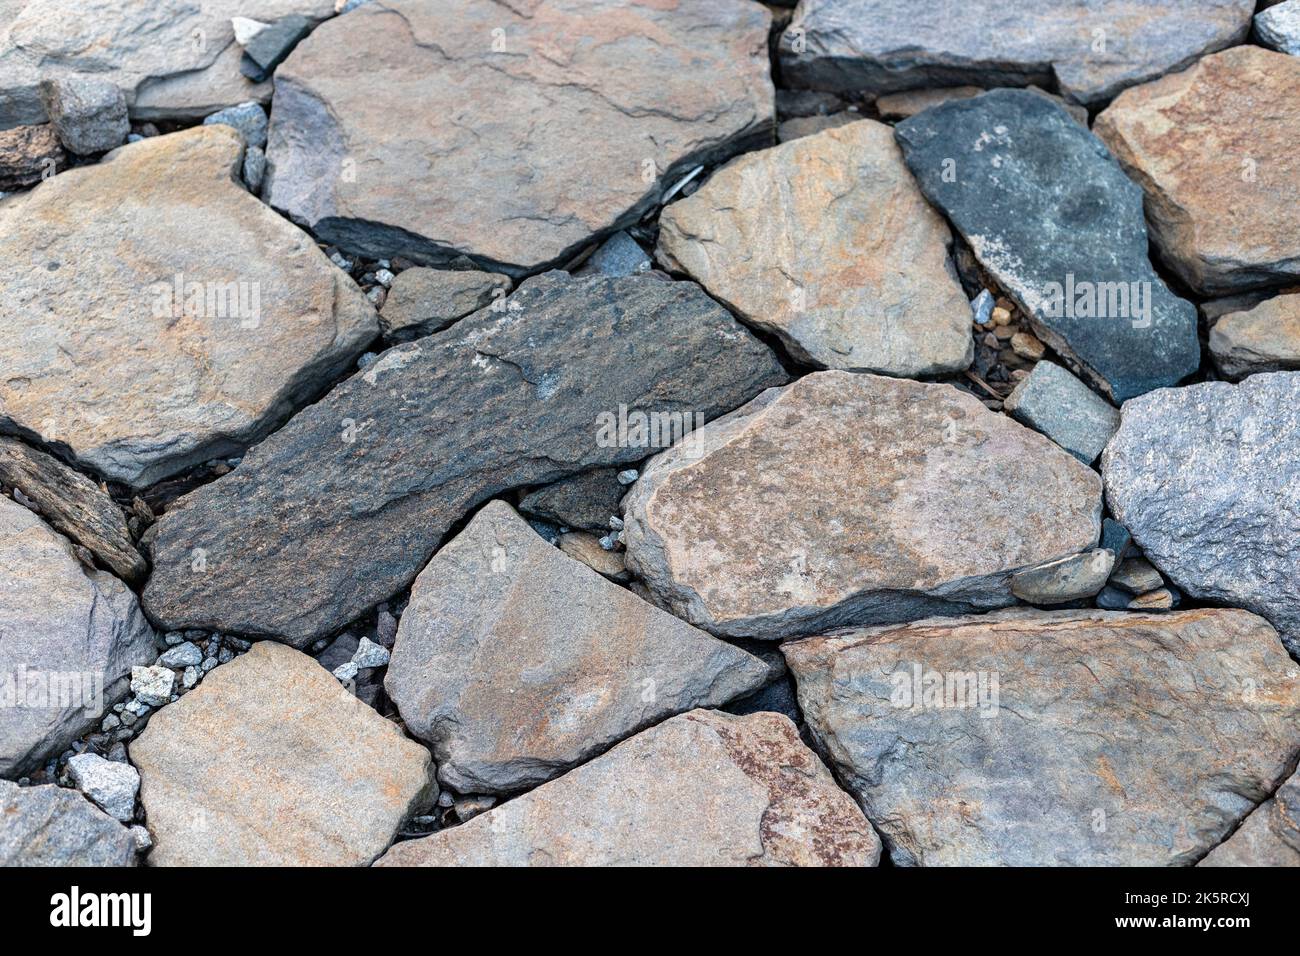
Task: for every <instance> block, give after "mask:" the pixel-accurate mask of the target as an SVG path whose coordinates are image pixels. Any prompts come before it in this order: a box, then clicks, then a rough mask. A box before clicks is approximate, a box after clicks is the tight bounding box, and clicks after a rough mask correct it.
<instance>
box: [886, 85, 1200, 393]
mask: <svg viewBox="0 0 1300 956" xmlns="http://www.w3.org/2000/svg"><path fill="white" fill-rule="evenodd" d="M896 135H897V137H898V141H899V143H900V144H901V145H902V148H903V155H904V156H905V157H906V159H907V164H908V166H909V167H911V169H912V172H913V173H914V174H915V175H916V177H917V179H918V181H919V182H920V185H921V189H922V191H923V192H924V193H925V195H926V196H927V198H929V200H930V201H931V202H932V203H934V204H935V205H936V206H938V207H939V209H940V210H942V211H943V212H944V213H945V214H946V215H947V216H948V218H949V219H950V220H951V221H952V223H953V225H954V226H956V228H957V230H958V231H959V232H961V234H962V235H963V236H964V237H965V239H966V241H967V242H968V243H969V244H970V247H971V249H972V250H973V251H974V253H975V256H976V257H977V258H978V259H979V261H980V263H981V264H982V265H983V266H984V267H985V268H986V269H987V270H988V271H989V273H990V274H991V275H992V276H993V277H994V278H995V279H996V280H997V281H998V283H999V284H1000V285H1001V286H1002V288H1003V289H1005V290H1006V292H1007V294H1008V295H1009V296H1010V297H1011V298H1012V299H1014V300H1015V302H1016V304H1017V305H1019V306H1020V308H1021V310H1022V311H1023V312H1024V313H1025V315H1026V316H1028V318H1029V322H1030V324H1031V326H1032V327H1033V330H1034V333H1035V334H1036V335H1037V336H1038V338H1040V339H1042V340H1043V341H1044V342H1045V343H1047V344H1048V345H1049V346H1051V347H1052V348H1053V349H1055V350H1056V351H1057V352H1058V353H1059V354H1061V355H1063V356H1065V357H1066V358H1067V359H1068V360H1070V361H1071V362H1072V363H1075V364H1077V365H1079V366H1081V367H1082V370H1083V373H1084V375H1085V376H1086V377H1087V378H1088V379H1089V380H1090V381H1091V382H1092V383H1093V384H1094V385H1096V386H1097V387H1098V388H1100V389H1101V390H1102V391H1103V392H1104V393H1105V394H1106V395H1107V396H1108V397H1109V398H1110V399H1111V400H1112V401H1114V402H1116V403H1120V402H1123V401H1125V400H1126V399H1128V398H1131V397H1133V396H1134V395H1140V394H1142V393H1143V392H1147V391H1150V390H1151V389H1153V388H1158V387H1160V386H1162V385H1173V384H1175V383H1176V382H1178V381H1180V380H1181V379H1183V378H1185V377H1186V376H1188V375H1190V374H1192V373H1193V372H1195V371H1196V370H1197V369H1198V368H1199V366H1200V361H1201V353H1200V345H1199V343H1198V342H1197V337H1196V323H1197V319H1196V309H1195V308H1194V307H1193V306H1192V305H1191V304H1190V303H1188V302H1185V301H1183V300H1182V299H1179V298H1177V297H1176V296H1174V294H1173V293H1172V292H1170V291H1169V289H1168V287H1167V286H1166V285H1165V284H1164V282H1163V281H1162V280H1161V279H1160V277H1159V276H1158V275H1157V274H1156V272H1155V271H1154V270H1153V269H1152V266H1151V262H1150V260H1149V259H1148V238H1147V227H1146V221H1145V219H1144V218H1143V212H1142V190H1141V189H1140V188H1138V187H1137V186H1136V185H1134V184H1133V183H1132V182H1131V181H1130V180H1129V179H1128V177H1127V176H1125V175H1124V173H1123V172H1122V171H1121V169H1120V167H1119V164H1118V163H1117V162H1115V160H1114V158H1113V157H1111V156H1110V155H1109V154H1108V153H1107V152H1106V148H1105V147H1104V146H1103V145H1102V144H1101V142H1100V141H1099V140H1098V139H1097V138H1096V137H1094V136H1093V135H1092V134H1091V133H1089V132H1088V131H1087V130H1086V129H1084V128H1083V127H1081V126H1080V125H1079V124H1078V123H1076V122H1074V121H1073V120H1072V119H1071V118H1070V117H1069V115H1068V114H1067V113H1066V112H1065V111H1064V110H1062V109H1061V108H1059V107H1058V106H1055V105H1054V104H1052V103H1050V102H1049V101H1047V100H1046V99H1044V98H1043V97H1041V96H1038V95H1036V94H1034V93H1030V92H1027V91H1024V90H995V91H993V92H991V93H985V94H983V95H982V96H977V97H975V98H974V99H969V100H960V101H957V102H952V103H946V104H944V105H942V106H936V107H934V108H933V109H929V110H926V111H925V112H923V113H919V114H917V115H916V116H914V117H912V118H911V119H909V120H907V121H905V122H903V123H900V124H899V125H898V126H897V127H896ZM1045 236H1051V237H1053V238H1052V240H1051V241H1045V240H1044V237H1045Z"/></svg>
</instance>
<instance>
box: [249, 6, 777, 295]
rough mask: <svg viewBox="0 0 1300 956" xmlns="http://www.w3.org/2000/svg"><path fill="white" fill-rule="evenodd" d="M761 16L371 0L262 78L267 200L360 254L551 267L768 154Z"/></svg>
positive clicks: (516, 270)
mask: <svg viewBox="0 0 1300 956" xmlns="http://www.w3.org/2000/svg"><path fill="white" fill-rule="evenodd" d="M769 21H770V15H769V14H768V12H767V11H766V10H765V9H763V7H761V6H759V5H756V4H754V3H753V2H751V0H712V2H709V3H689V4H674V5H672V6H671V7H670V6H665V5H660V4H643V5H637V6H635V7H629V6H628V5H627V4H626V3H625V2H623V0H594V2H593V0H553V2H549V3H547V4H546V5H545V6H544V7H542V8H540V9H538V10H537V11H531V10H529V11H525V10H524V9H522V8H520V9H516V8H515V7H512V6H509V5H502V4H484V3H481V2H479V0H393V2H391V3H383V4H379V3H373V4H367V5H365V6H362V7H360V8H358V9H357V10H355V11H353V12H352V13H350V14H349V15H348V16H347V17H346V18H339V19H337V20H334V21H331V22H329V23H326V24H324V25H323V26H322V27H321V28H319V29H317V30H316V31H315V32H314V33H313V34H312V35H311V36H310V37H308V38H307V39H306V40H304V41H303V42H302V43H301V44H299V46H298V48H297V49H296V50H295V51H294V53H293V55H292V56H290V57H289V59H288V60H286V61H285V62H284V63H283V64H282V65H281V66H280V68H279V69H278V71H277V72H276V77H275V104H274V110H273V117H274V118H273V120H272V123H271V144H270V147H269V149H268V150H267V156H268V159H269V161H270V169H269V171H268V174H267V189H266V195H267V197H268V201H269V202H270V203H271V204H272V205H273V206H275V207H276V208H277V209H283V210H284V211H285V212H287V213H288V214H289V215H290V216H292V217H294V218H295V219H296V220H299V221H301V222H305V223H307V224H308V225H310V226H311V227H312V229H313V231H314V232H315V234H316V235H317V236H319V237H320V238H322V239H324V240H326V241H328V242H331V243H334V244H336V245H338V246H341V247H344V248H346V249H348V250H350V251H352V252H355V253H359V254H362V255H366V256H368V257H372V258H392V257H394V256H399V255H400V256H402V257H404V258H407V259H410V260H411V261H413V262H417V263H420V264H423V265H436V264H439V263H441V262H446V261H448V260H450V259H454V258H456V257H457V256H459V255H461V254H464V255H468V256H470V257H471V258H473V259H474V260H475V261H476V262H477V263H478V264H479V265H480V267H483V268H488V269H490V270H491V271H501V272H506V273H509V274H511V275H515V276H518V275H520V274H522V273H526V272H532V271H537V270H539V269H542V268H545V267H547V266H548V265H559V264H562V263H563V262H565V261H567V260H568V259H570V258H572V257H573V256H575V255H576V254H577V253H578V252H579V251H580V250H581V249H582V247H583V246H585V245H586V244H588V243H589V242H590V241H591V240H592V239H593V238H596V237H599V236H601V235H604V234H607V233H610V232H613V231H615V230H617V229H619V228H622V227H624V226H627V225H630V224H631V223H633V222H636V221H637V220H638V219H639V218H640V217H641V215H642V214H643V213H644V212H645V211H646V210H647V209H649V208H650V206H651V205H652V204H653V203H654V202H656V201H657V200H658V198H659V195H660V192H661V187H662V186H663V185H666V184H670V183H673V182H675V181H676V180H677V179H678V178H680V177H681V175H682V173H683V172H685V171H686V170H689V169H692V168H694V167H695V166H698V165H701V164H707V163H714V162H717V161H719V160H722V159H725V158H727V157H728V156H729V155H731V154H732V153H734V152H737V151H739V150H741V149H744V148H747V147H750V146H753V145H759V144H762V143H764V142H770V137H771V128H772V119H773V103H772V85H771V81H770V79H769V77H768V72H769V68H768V58H767V27H768V23H769ZM702 76H707V77H708V82H703V83H702V82H700V78H701V77H702ZM377 99H381V100H382V101H383V104H384V108H382V109H376V108H375V105H376V100H377ZM430 103H438V104H442V106H440V107H439V108H438V109H433V110H430V109H429V104H430ZM506 103H508V104H509V108H506V107H505V106H504V104H506ZM538 117H544V118H545V120H544V122H539V119H538Z"/></svg>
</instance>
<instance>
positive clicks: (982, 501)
mask: <svg viewBox="0 0 1300 956" xmlns="http://www.w3.org/2000/svg"><path fill="white" fill-rule="evenodd" d="M692 438H693V441H692V442H691V443H689V444H691V445H694V447H678V448H674V449H671V450H669V451H666V452H664V453H663V454H661V455H659V456H658V457H656V458H654V459H653V460H652V461H651V462H650V465H649V466H648V467H647V468H646V469H645V472H644V473H643V474H642V476H641V479H640V480H639V481H638V482H637V483H636V485H634V486H633V488H632V490H631V492H630V493H629V495H628V497H627V498H626V499H625V501H624V511H625V514H624V521H625V522H626V525H625V528H624V531H623V540H624V542H625V543H626V545H627V563H628V567H629V569H631V570H632V571H633V573H635V574H637V575H638V576H639V577H641V578H642V580H644V582H645V583H646V585H647V586H648V587H649V588H650V590H651V591H652V592H653V593H654V595H655V597H656V599H657V600H658V601H659V602H660V603H662V604H663V605H664V606H665V607H668V608H671V609H672V611H673V612H674V613H676V614H677V615H678V616H680V617H683V618H685V619H686V620H688V621H690V622H691V623H693V624H696V625H697V626H700V627H704V628H705V629H707V630H710V631H713V632H714V633H718V634H728V635H735V636H752V637H760V638H783V637H787V636H789V635H791V634H807V633H815V632H817V631H818V630H821V629H825V628H828V627H835V626H838V625H841V624H847V623H865V622H882V621H898V620H906V619H908V618H912V617H922V616H924V615H926V614H930V613H964V612H966V611H969V610H972V609H974V608H990V607H998V606H1001V605H1005V604H1009V603H1012V602H1013V600H1014V598H1013V597H1012V596H1011V593H1010V590H1009V588H1008V578H1009V577H1010V575H1011V574H1012V573H1013V572H1015V571H1017V570H1020V569H1022V568H1025V567H1032V566H1035V565H1038V564H1042V563H1043V562H1045V561H1049V560H1052V559H1054V558H1059V557H1063V556H1065V555H1069V554H1074V553H1075V552H1077V551H1081V550H1084V549H1086V548H1092V547H1094V546H1095V545H1096V543H1097V536H1098V532H1099V523H1100V521H1101V483H1100V481H1099V479H1098V478H1097V476H1096V474H1094V473H1093V472H1092V471H1091V470H1089V469H1088V468H1086V467H1085V466H1084V465H1082V464H1080V463H1079V462H1078V461H1077V460H1076V459H1074V458H1073V457H1072V456H1070V455H1068V454H1066V453H1065V452H1063V451H1061V450H1060V449H1059V448H1058V447H1057V446H1055V445H1053V444H1052V443H1051V442H1049V441H1048V440H1047V439H1046V438H1043V437H1042V436H1041V435H1039V434H1037V433H1036V432H1032V431H1030V430H1029V429H1027V428H1024V427H1023V426H1021V425H1018V424H1016V423H1015V422H1013V421H1011V420H1010V419H1009V418H1007V417H1006V416H1004V415H1000V414H997V413H995V412H990V411H988V410H987V409H986V408H985V407H984V406H983V405H982V404H980V402H979V401H978V400H976V399H975V398H974V397H973V396H971V395H969V394H967V393H965V392H960V391H958V390H957V389H955V388H953V387H952V386H949V385H932V384H922V383H919V382H909V381H904V380H899V379H890V378H883V377H879V376H875V375H867V374H852V373H848V372H840V371H829V372H816V373H813V374H811V375H807V376H804V377H803V378H801V379H799V380H798V381H797V382H795V383H794V384H792V385H790V386H788V387H786V388H783V389H771V390H769V391H767V392H764V393H763V394H762V395H760V396H759V397H758V398H756V399H755V400H754V401H752V402H750V403H749V404H748V405H746V406H745V407H744V408H741V409H739V410H737V411H736V412H734V413H732V414H731V415H728V416H726V417H724V418H722V419H720V420H718V421H716V422H711V423H710V424H708V425H706V426H705V427H704V428H703V429H701V430H700V431H698V432H696V433H695V435H694V436H692ZM1021 488H1023V489H1033V492H1032V494H1031V495H1025V494H1022V493H1021V492H1020V490H1018V489H1021Z"/></svg>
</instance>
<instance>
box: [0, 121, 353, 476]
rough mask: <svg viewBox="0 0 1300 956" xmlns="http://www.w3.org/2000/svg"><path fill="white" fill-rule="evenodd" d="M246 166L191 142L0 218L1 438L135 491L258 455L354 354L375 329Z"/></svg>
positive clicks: (77, 175)
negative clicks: (0, 268)
mask: <svg viewBox="0 0 1300 956" xmlns="http://www.w3.org/2000/svg"><path fill="white" fill-rule="evenodd" d="M242 160H243V144H242V142H241V141H240V139H239V135H238V134H237V133H236V132H235V131H234V130H232V129H229V128H227V127H225V126H201V127H197V128H195V129H190V130H185V131H183V132H180V133H173V134H171V135H169V136H158V137H154V138H151V139H146V140H142V141H140V142H138V143H132V144H129V145H127V146H123V147H122V148H121V149H120V150H116V151H114V152H113V153H112V154H111V155H110V156H108V157H106V158H105V160H104V161H102V162H100V163H99V164H98V165H95V166H86V167H82V168H80V169H75V170H70V171H68V172H66V173H64V174H62V175H59V176H56V177H54V178H53V179H51V180H48V181H47V182H44V183H42V184H41V185H40V186H38V187H37V188H36V189H34V190H32V191H31V192H30V193H27V194H25V195H21V196H16V197H13V198H11V199H8V200H5V201H4V202H3V203H0V259H3V260H4V261H6V262H10V263H13V264H14V265H15V267H16V268H15V269H13V270H11V273H10V281H9V282H8V286H7V289H6V295H5V296H4V297H3V300H0V343H3V344H0V353H2V356H3V363H4V366H5V377H4V379H3V380H2V381H0V430H3V431H10V432H13V431H17V432H18V433H20V434H23V435H25V436H30V435H36V436H39V437H40V438H41V439H42V441H43V443H45V444H47V445H48V444H50V443H56V445H55V447H56V448H57V449H59V450H60V452H61V453H63V451H65V450H66V452H67V454H68V455H69V456H70V457H71V458H73V459H75V461H76V462H77V463H78V464H80V465H82V466H83V467H86V468H89V469H93V470H94V471H96V472H98V473H99V474H102V475H103V476H105V477H107V478H110V479H112V480H115V481H120V482H122V483H123V484H127V485H130V486H133V487H144V486H146V485H149V484H152V483H153V482H156V481H158V480H159V479H162V478H164V477H166V476H168V475H171V474H174V473H175V472H177V471H180V470H182V469H184V468H186V467H188V466H190V465H192V464H196V463H198V462H204V461H208V460H210V459H212V458H214V457H219V456H222V455H226V454H230V453H234V452H236V451H237V450H240V449H242V448H243V447H244V445H245V444H247V443H249V442H255V441H257V440H259V439H260V438H262V437H263V436H264V435H265V434H266V433H267V432H268V431H270V430H271V429H272V428H274V427H276V426H277V425H279V424H280V423H282V422H283V421H284V420H285V419H286V418H288V417H289V415H290V414H291V413H292V412H293V410H294V409H295V408H296V407H297V406H298V405H300V404H303V403H305V402H307V401H309V400H311V399H313V398H314V397H315V396H316V394H317V392H318V391H319V389H320V387H321V386H322V384H324V383H325V382H328V381H330V380H331V379H332V378H333V377H334V376H336V375H337V374H338V373H339V372H341V371H342V370H343V369H344V368H346V367H347V366H348V365H350V364H351V363H352V361H353V360H354V359H355V358H356V356H357V355H358V354H360V353H361V352H362V351H363V350H364V348H365V346H366V344H367V343H368V342H369V341H370V340H371V339H372V338H373V337H374V336H375V334H376V332H377V330H378V324H377V321H376V318H375V314H374V311H373V310H372V309H371V308H370V306H369V305H368V304H367V303H366V302H365V299H364V297H363V296H362V295H361V292H360V290H359V289H357V288H356V286H355V285H354V284H353V283H352V281H351V280H350V279H348V278H347V276H345V275H342V274H341V273H339V272H338V270H337V269H335V268H334V267H333V266H332V265H330V263H329V261H328V260H327V259H326V258H325V256H324V254H323V253H321V251H320V250H319V249H317V248H316V244H315V243H314V242H313V241H312V239H311V237H310V236H308V235H306V234H305V233H303V232H302V231H301V230H299V229H297V228H296V227H294V226H293V225H291V224H290V223H287V222H285V221H284V220H283V219H282V218H281V217H280V216H277V215H276V214H275V213H274V212H273V211H272V210H270V209H268V208H267V207H266V206H265V205H263V204H262V203H261V202H259V201H258V200H257V199H256V198H255V197H253V196H250V195H249V194H248V193H247V192H246V191H245V190H244V188H243V187H242V186H241V185H239V184H238V182H237V181H236V180H235V178H234V175H235V173H236V172H237V171H238V169H239V165H240V163H241V162H242ZM70 208H74V209H76V210H77V215H76V216H75V217H73V218H72V219H69V217H68V210H69V209H70ZM178 287H179V291H178Z"/></svg>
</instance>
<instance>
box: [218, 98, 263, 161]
mask: <svg viewBox="0 0 1300 956" xmlns="http://www.w3.org/2000/svg"><path fill="white" fill-rule="evenodd" d="M203 125H204V126H213V125H220V126H229V127H231V128H232V129H237V130H239V132H240V133H242V134H243V136H244V142H245V143H246V144H248V145H249V146H256V147H258V148H259V149H261V148H262V147H264V146H265V145H266V127H267V121H266V110H264V109H262V104H261V103H258V102H257V101H255V100H251V101H249V102H247V103H240V104H239V105H238V106H228V107H226V108H225V109H224V110H218V111H217V112H215V113H213V114H212V115H211V116H206V117H204V119H203Z"/></svg>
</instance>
